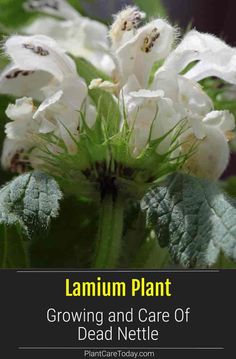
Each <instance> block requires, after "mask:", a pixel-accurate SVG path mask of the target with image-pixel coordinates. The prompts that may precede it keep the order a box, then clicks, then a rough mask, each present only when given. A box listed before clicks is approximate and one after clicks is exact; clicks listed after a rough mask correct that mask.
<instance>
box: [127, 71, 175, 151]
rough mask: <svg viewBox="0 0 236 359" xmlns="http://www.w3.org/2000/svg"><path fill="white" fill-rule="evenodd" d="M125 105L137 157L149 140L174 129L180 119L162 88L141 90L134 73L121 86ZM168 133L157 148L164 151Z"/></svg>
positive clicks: (166, 149) (167, 144) (167, 143)
mask: <svg viewBox="0 0 236 359" xmlns="http://www.w3.org/2000/svg"><path fill="white" fill-rule="evenodd" d="M122 99H123V101H124V104H125V112H126V120H127V122H128V124H129V126H130V128H132V137H131V146H132V152H133V154H134V156H137V155H138V154H139V153H140V152H141V151H142V150H143V149H144V148H145V146H146V145H147V143H148V140H149V139H150V140H154V139H158V138H160V137H162V136H164V135H165V134H166V133H167V132H169V131H170V130H171V129H173V128H174V126H175V125H176V124H177V123H178V122H179V121H180V115H179V112H178V111H177V108H176V107H175V104H174V102H173V101H172V100H171V99H169V98H166V97H164V91H163V90H156V91H151V90H144V89H142V88H141V86H140V84H139V83H138V81H137V79H136V77H135V76H130V77H129V80H128V82H127V84H126V85H125V86H124V88H123V91H122V95H121V100H120V102H121V103H122ZM170 143H171V136H169V137H167V138H166V140H164V141H163V142H162V143H161V145H160V146H159V147H158V151H159V152H161V153H163V152H167V151H168V148H169V146H170Z"/></svg>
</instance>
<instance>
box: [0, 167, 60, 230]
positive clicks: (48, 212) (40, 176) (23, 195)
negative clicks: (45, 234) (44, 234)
mask: <svg viewBox="0 0 236 359" xmlns="http://www.w3.org/2000/svg"><path fill="white" fill-rule="evenodd" d="M61 198H62V193H61V191H60V189H59V186H58V184H57V183H56V181H55V180H54V179H53V178H52V177H50V176H48V175H47V174H45V173H43V172H40V171H34V172H31V173H26V174H23V175H21V176H18V177H16V178H15V179H14V180H12V181H11V182H9V183H8V184H7V185H6V186H4V187H3V188H2V189H1V190H0V223H2V224H5V225H15V224H20V225H21V227H23V229H24V230H25V231H26V233H27V235H28V236H30V237H31V236H32V235H34V234H35V233H38V232H40V231H42V230H46V229H47V228H48V227H49V225H50V222H51V219H52V218H55V217H57V215H58V211H59V201H60V199H61Z"/></svg>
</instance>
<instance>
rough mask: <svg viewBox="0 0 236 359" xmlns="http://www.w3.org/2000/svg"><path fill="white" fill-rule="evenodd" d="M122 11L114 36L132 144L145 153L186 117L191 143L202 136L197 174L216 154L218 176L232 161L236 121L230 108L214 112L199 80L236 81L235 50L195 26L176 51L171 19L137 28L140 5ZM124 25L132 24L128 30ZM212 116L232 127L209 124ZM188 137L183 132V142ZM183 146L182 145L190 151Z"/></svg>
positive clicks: (168, 140)
mask: <svg viewBox="0 0 236 359" xmlns="http://www.w3.org/2000/svg"><path fill="white" fill-rule="evenodd" d="M134 14H135V15H134ZM121 15H122V16H123V17H122V16H119V14H118V16H117V18H116V19H115V23H114V24H113V26H112V27H111V38H112V40H113V48H114V56H115V58H116V64H117V69H116V74H117V75H116V82H117V83H118V84H119V85H120V86H121V94H120V103H122V100H123V104H124V106H125V110H126V116H127V119H126V120H127V121H128V123H129V124H130V126H133V127H132V131H133V143H132V144H131V146H132V149H133V148H134V154H138V153H140V151H141V150H142V149H143V148H144V147H145V146H146V144H147V141H148V140H149V139H156V138H159V137H161V136H162V135H163V134H165V133H167V132H169V131H170V130H171V129H172V128H174V127H175V126H176V124H177V123H178V122H180V121H181V120H182V121H183V120H185V121H186V120H187V123H188V127H189V130H188V131H187V132H186V136H188V138H191V141H188V143H190V142H191V145H193V142H194V141H195V142H196V141H197V140H200V143H199V146H198V147H199V149H197V150H196V153H195V155H194V156H193V157H192V162H191V163H196V167H197V168H198V171H196V168H195V169H193V171H192V173H195V174H196V173H198V174H204V173H205V175H206V177H209V173H208V172H210V171H208V172H207V171H206V168H207V165H206V163H208V166H209V158H210V157H211V156H213V154H214V153H215V154H216V155H215V156H214V161H213V162H214V170H212V172H211V173H212V178H218V177H219V176H220V175H221V174H222V172H223V171H224V169H225V168H226V166H227V164H228V159H229V146H228V143H227V135H226V133H225V132H227V131H231V130H232V129H233V128H234V126H235V123H234V121H233V116H232V115H231V114H229V113H228V112H224V113H221V112H219V113H218V112H217V113H216V112H214V111H213V109H214V108H213V103H212V101H211V99H210V98H209V97H208V95H207V94H206V93H205V92H204V91H203V90H202V88H201V86H200V85H199V84H198V83H197V81H200V80H202V79H204V78H206V77H210V76H216V77H219V78H221V79H223V80H225V81H228V82H230V83H235V84H236V49H234V48H231V47H230V46H228V45H226V44H225V43H224V42H223V41H221V40H219V39H217V38H216V37H214V36H213V35H209V34H201V33H199V32H197V31H195V30H193V31H190V32H189V33H188V34H187V35H186V36H185V38H184V39H183V40H182V41H181V42H180V44H179V45H178V46H177V47H176V49H175V50H173V51H171V50H172V46H173V43H174V40H175V37H176V30H175V29H174V28H173V27H171V26H170V25H169V24H168V23H167V22H166V21H164V20H161V19H158V20H153V21H151V22H150V23H148V24H147V25H145V26H143V27H141V28H139V29H138V28H137V25H138V23H139V21H140V20H141V19H142V18H143V17H144V16H143V15H142V16H141V14H140V15H139V16H138V11H137V9H133V11H132V8H130V9H129V12H128V11H127V9H126V12H123V13H121ZM124 15H127V18H130V16H131V17H132V16H133V18H135V16H136V17H137V18H138V19H139V21H138V23H137V24H136V23H135V22H134V26H132V21H131V22H130V21H127V18H126V21H125V19H124ZM122 21H123V22H122ZM122 24H123V28H122ZM124 24H131V26H129V28H127V29H126V26H125V25H124ZM114 29H115V30H116V31H115V36H114V33H113V32H114ZM118 29H120V33H119V32H118ZM121 30H122V31H121ZM125 30H126V31H125ZM117 33H118V35H117ZM159 60H164V62H163V65H162V66H160V67H159V68H158V70H157V71H156V73H155V75H154V80H153V81H152V83H151V84H150V75H151V70H152V69H153V65H154V64H155V63H157V61H159ZM190 65H191V66H190ZM189 66H190V67H189ZM133 87H134V88H136V89H135V90H134V88H133ZM134 91H136V92H134ZM216 114H217V115H216ZM212 116H216V117H217V118H218V117H220V118H221V120H222V122H223V123H225V124H226V125H225V126H226V127H227V131H225V132H224V131H223V130H221V131H220V130H219V126H218V125H214V126H213V124H212V123H211V125H210V124H209V118H211V117H212ZM223 119H224V120H223ZM227 124H228V126H227ZM217 126H218V127H217ZM150 132H151V135H150ZM172 135H173V134H170V135H169V136H167V138H166V139H165V141H164V143H163V145H162V148H159V149H158V150H161V151H163V150H168V146H169V145H170V143H171V136H172ZM183 138H184V136H181V140H183ZM194 139H195V140H194ZM184 147H185V148H184ZM184 147H183V148H182V149H183V150H186V146H184ZM220 147H221V152H220V150H219V149H220ZM189 148H190V147H189ZM203 148H204V150H203ZM215 149H218V151H216V150H215ZM219 152H220V154H221V155H219ZM203 153H205V157H204V156H203ZM208 155H209V156H208ZM204 158H205V159H204ZM190 161H191V160H190ZM188 163H189V162H188ZM192 168H193V167H192Z"/></svg>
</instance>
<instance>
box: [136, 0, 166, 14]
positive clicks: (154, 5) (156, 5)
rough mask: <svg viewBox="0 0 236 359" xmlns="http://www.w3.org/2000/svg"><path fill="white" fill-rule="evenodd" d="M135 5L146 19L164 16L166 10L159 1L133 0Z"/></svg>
mask: <svg viewBox="0 0 236 359" xmlns="http://www.w3.org/2000/svg"><path fill="white" fill-rule="evenodd" d="M135 3H136V4H137V5H138V6H139V8H140V9H141V10H143V11H144V12H145V13H146V14H147V16H148V17H153V16H161V17H165V16H166V9H165V7H164V5H163V3H162V1H161V0H135Z"/></svg>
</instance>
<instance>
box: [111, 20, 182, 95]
mask: <svg viewBox="0 0 236 359" xmlns="http://www.w3.org/2000/svg"><path fill="white" fill-rule="evenodd" d="M174 38H175V31H174V28H173V27H171V26H170V25H169V24H168V23H167V22H165V21H164V20H161V19H158V20H154V21H152V22H150V23H149V24H147V25H146V26H144V27H142V28H140V29H139V30H138V31H137V34H136V35H135V36H134V37H133V38H132V39H131V40H129V41H127V42H126V43H125V44H124V45H123V46H121V47H120V48H119V49H118V50H117V51H116V57H117V59H118V62H119V66H120V71H121V78H122V83H123V84H124V83H125V82H126V81H127V78H128V77H129V76H130V75H131V74H134V75H135V76H136V78H137V79H138V81H139V83H140V85H141V86H142V87H143V88H145V87H146V86H147V84H148V80H149V76H150V71H151V69H152V66H153V64H154V62H155V61H158V60H162V59H164V58H165V57H166V56H167V55H168V54H169V52H170V51H171V48H172V44H173V41H174Z"/></svg>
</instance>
